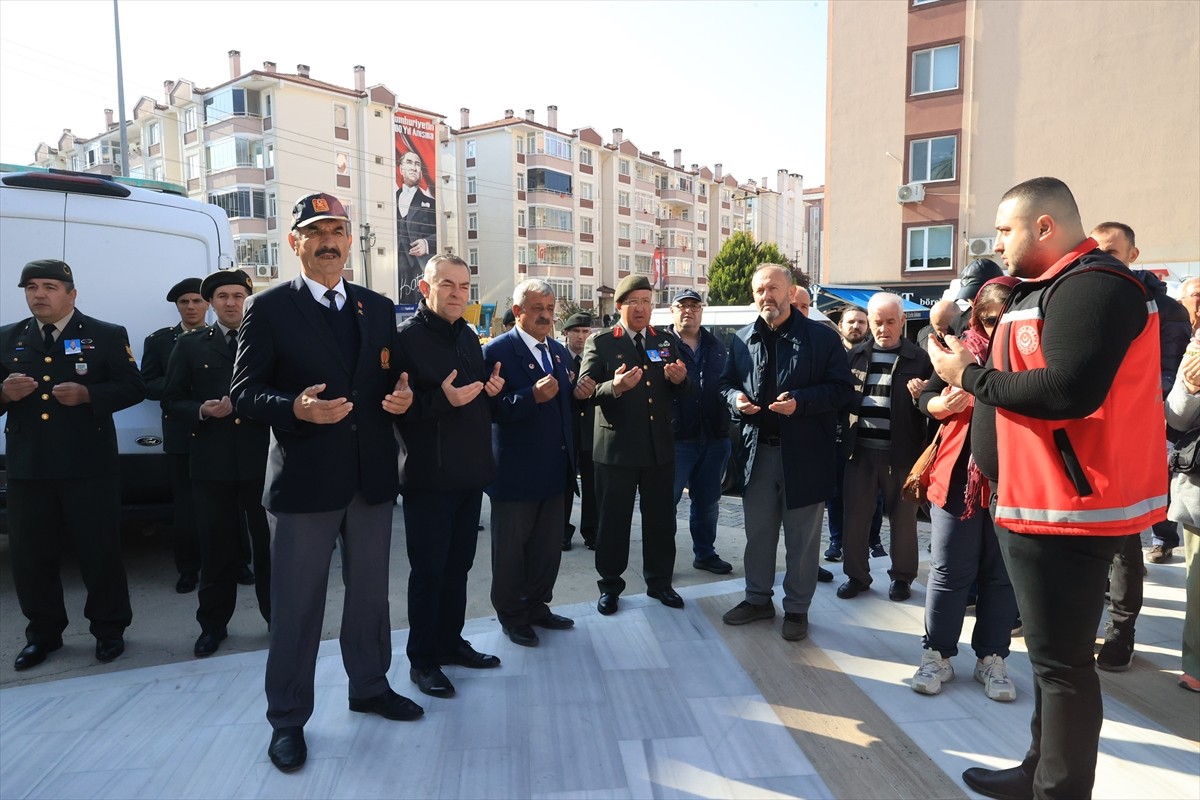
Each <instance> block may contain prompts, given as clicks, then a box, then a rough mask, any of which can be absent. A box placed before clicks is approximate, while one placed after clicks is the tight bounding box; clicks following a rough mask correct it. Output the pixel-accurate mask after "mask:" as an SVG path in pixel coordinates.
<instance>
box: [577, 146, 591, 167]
mask: <svg viewBox="0 0 1200 800" xmlns="http://www.w3.org/2000/svg"><path fill="white" fill-rule="evenodd" d="M579 163H580V164H583V165H585V166H588V167H590V166H591V165H592V151H591V150H589V149H587V148H586V147H581V148H579Z"/></svg>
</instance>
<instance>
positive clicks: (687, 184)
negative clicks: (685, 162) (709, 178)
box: [679, 175, 692, 194]
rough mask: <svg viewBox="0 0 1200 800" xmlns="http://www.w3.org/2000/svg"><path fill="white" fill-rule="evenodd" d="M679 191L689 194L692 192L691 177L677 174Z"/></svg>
mask: <svg viewBox="0 0 1200 800" xmlns="http://www.w3.org/2000/svg"><path fill="white" fill-rule="evenodd" d="M679 191H681V192H687V193H688V194H691V193H692V179H691V178H685V177H683V176H682V175H680V176H679Z"/></svg>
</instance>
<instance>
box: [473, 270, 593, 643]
mask: <svg viewBox="0 0 1200 800" xmlns="http://www.w3.org/2000/svg"><path fill="white" fill-rule="evenodd" d="M513 313H514V314H515V315H516V319H517V324H516V327H515V328H513V329H512V330H511V331H509V332H508V333H505V334H501V335H500V336H498V337H497V338H495V339H493V340H492V341H491V342H489V343H488V346H487V347H486V348H485V349H484V351H483V358H484V362H485V363H486V366H487V368H488V369H489V370H494V369H495V368H496V365H499V366H500V373H501V374H502V375H503V376H504V389H503V391H502V392H501V393H500V394H499V395H497V396H496V397H495V399H494V400H493V401H492V409H493V422H492V452H493V453H494V454H495V457H496V479H495V480H494V481H493V482H492V484H491V485H490V486H489V487H488V488H487V493H488V495H489V496H490V497H491V499H492V605H493V606H495V608H496V616H497V618H498V619H499V620H500V625H501V626H502V627H503V628H504V632H505V634H506V635H507V636H508V638H509V639H511V640H512V641H513V642H514V643H515V644H519V645H522V646H523V647H535V646H536V645H537V644H538V635H537V632H536V631H534V629H533V626H535V625H536V626H538V627H541V628H548V629H551V630H564V629H566V628H570V627H571V626H572V625H574V624H575V623H574V621H573V620H570V619H568V618H567V617H563V616H560V615H558V614H554V613H551V611H550V608H549V603H550V597H551V594H552V592H553V590H554V582H555V580H556V579H557V578H558V566H559V562H560V561H561V560H562V544H561V541H560V534H561V528H560V526H561V525H562V519H563V505H564V503H566V500H567V491H568V488H567V487H568V483H570V484H572V485H573V484H574V477H573V476H574V473H575V469H574V457H575V454H574V447H573V445H574V442H573V439H574V436H573V434H572V430H571V420H572V416H573V415H572V408H571V376H570V373H569V371H568V366H569V364H570V363H571V362H570V354H569V353H568V352H567V349H566V348H565V347H563V346H562V345H561V344H560V343H559V342H557V341H555V340H554V337H553V334H554V290H553V289H552V288H551V287H550V285H549V284H548V283H546V282H545V281H540V280H536V279H531V280H527V281H523V282H522V283H520V284H518V285H517V287H516V288H515V289H514V290H513Z"/></svg>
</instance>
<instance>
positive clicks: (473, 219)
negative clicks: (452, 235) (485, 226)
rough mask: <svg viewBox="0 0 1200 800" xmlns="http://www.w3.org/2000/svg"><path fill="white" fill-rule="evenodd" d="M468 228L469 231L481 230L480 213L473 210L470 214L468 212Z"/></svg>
mask: <svg viewBox="0 0 1200 800" xmlns="http://www.w3.org/2000/svg"><path fill="white" fill-rule="evenodd" d="M467 230H469V231H477V230H479V215H478V214H476V213H475V212H474V211H472V212H471V213H470V214H467Z"/></svg>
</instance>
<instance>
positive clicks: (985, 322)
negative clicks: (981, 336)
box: [979, 316, 1000, 328]
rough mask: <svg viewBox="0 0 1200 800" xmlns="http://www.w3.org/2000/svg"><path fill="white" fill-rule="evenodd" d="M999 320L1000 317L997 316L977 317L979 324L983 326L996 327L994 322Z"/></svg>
mask: <svg viewBox="0 0 1200 800" xmlns="http://www.w3.org/2000/svg"><path fill="white" fill-rule="evenodd" d="M999 321H1000V317H998V316H990V317H980V318H979V324H980V325H982V326H984V327H985V328H994V327H996V323H997V322H999Z"/></svg>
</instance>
